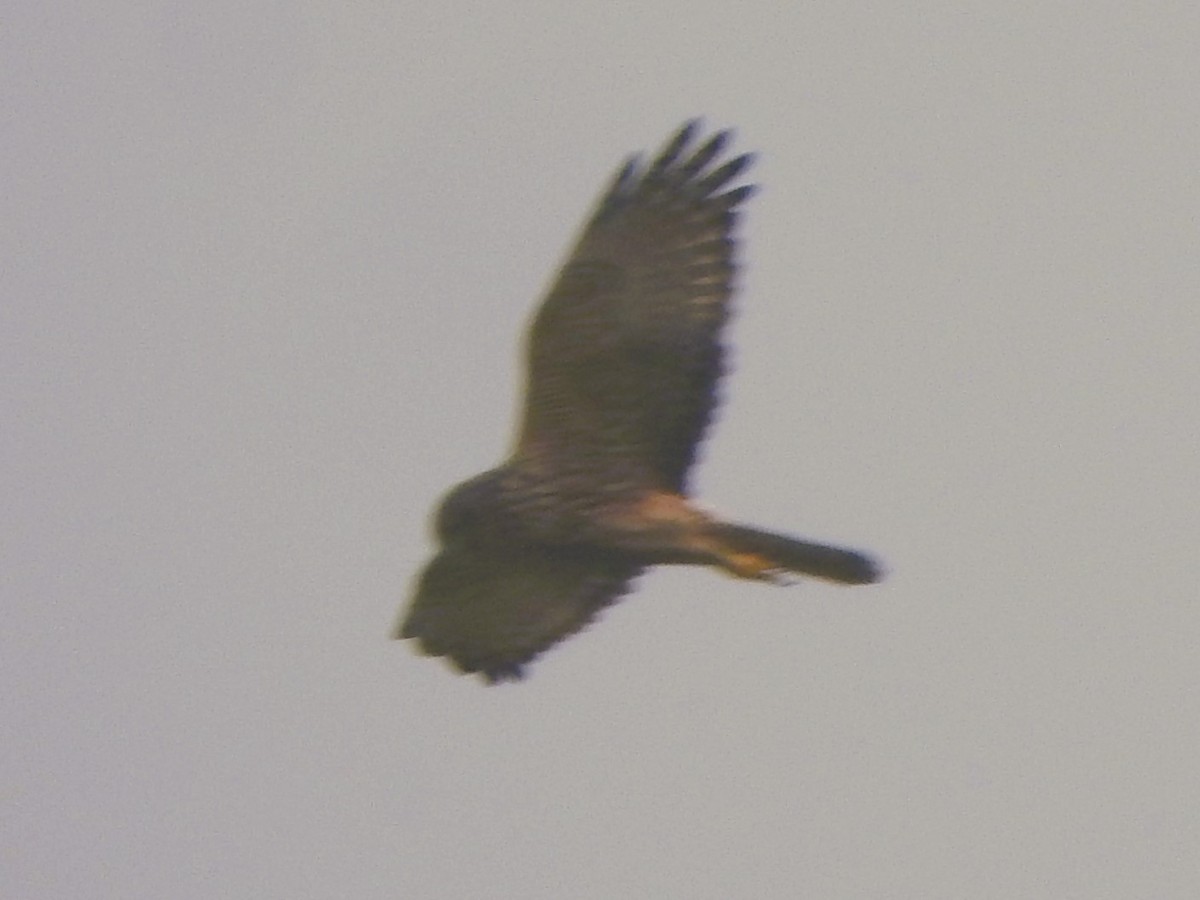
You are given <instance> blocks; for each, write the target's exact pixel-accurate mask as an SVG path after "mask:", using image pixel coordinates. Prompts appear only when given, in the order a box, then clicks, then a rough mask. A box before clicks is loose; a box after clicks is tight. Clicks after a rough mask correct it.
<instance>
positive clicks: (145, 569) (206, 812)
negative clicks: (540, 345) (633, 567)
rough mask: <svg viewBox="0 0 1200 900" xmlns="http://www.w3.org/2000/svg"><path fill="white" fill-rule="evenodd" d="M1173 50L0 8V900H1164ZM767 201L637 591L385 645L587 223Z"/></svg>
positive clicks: (1178, 817) (249, 11) (990, 6)
mask: <svg viewBox="0 0 1200 900" xmlns="http://www.w3.org/2000/svg"><path fill="white" fill-rule="evenodd" d="M1198 38H1200V6H1197V5H1196V4H1194V3H1184V2H1175V3H1168V2H1158V3H1141V4H1130V3H1127V2H1123V3H1117V2H1090V3H1082V2H1074V3H1057V2H1042V3H995V2H988V3H966V4H964V3H949V2H929V3H916V4H913V3H903V4H901V3H893V2H886V3H884V2H877V3H823V2H806V3H788V4H780V3H776V2H771V3H747V4H742V5H738V6H734V5H731V4H729V3H694V2H689V3H682V2H674V0H671V2H662V3H657V4H645V5H631V4H618V3H613V4H608V3H606V4H599V3H594V2H581V3H570V4H568V3H560V2H554V3H551V2H539V3H534V2H528V3H513V4H493V5H485V4H466V3H454V2H451V3H448V4H436V3H412V2H400V3H396V2H387V3H384V2H369V3H362V2H348V3H332V2H328V0H321V2H288V3H283V2H267V3H250V4H247V3H244V2H237V3H234V2H224V0H223V2H215V3H205V4H200V5H193V6H187V7H183V6H180V5H179V4H168V3H164V2H161V0H148V2H143V3H129V2H124V3H120V2H118V3H110V4H103V5H88V4H84V3H55V2H49V3H19V4H12V5H11V9H10V10H9V12H8V13H7V14H6V15H5V17H4V25H3V29H2V31H0V66H2V67H3V85H4V86H3V92H4V97H3V102H2V103H0V110H2V112H0V116H2V118H3V122H4V133H5V140H4V147H5V150H4V153H5V160H6V162H5V165H4V172H5V176H4V200H3V207H4V215H3V217H2V222H3V224H2V231H0V234H2V241H3V245H2V246H0V260H3V262H2V263H0V279H2V283H0V297H2V301H0V346H2V347H3V352H2V353H0V375H2V377H3V384H4V389H3V392H2V393H0V403H2V404H3V427H2V429H0V453H2V454H3V459H2V463H3V465H2V468H0V478H2V479H3V497H4V505H5V508H6V510H7V511H8V515H6V516H5V517H4V524H3V526H2V527H3V541H2V543H0V553H2V555H3V559H2V561H0V591H2V594H3V603H4V609H5V610H6V613H7V622H6V625H5V627H4V628H3V629H0V682H2V683H3V684H4V688H3V690H2V691H0V718H2V719H3V721H4V723H5V738H4V741H3V751H0V847H2V848H3V849H2V850H0V895H3V896H4V897H6V898H7V897H12V898H21V900H27V898H28V900H43V898H69V900H76V898H114V900H115V898H120V900H129V898H154V900H159V898H166V897H169V898H172V900H192V898H195V900H208V898H214V897H221V898H255V900H257V898H263V897H267V898H274V897H280V898H282V897H287V898H335V897H355V898H395V897H433V898H450V900H455V898H477V897H517V896H520V897H527V898H540V900H559V898H563V897H579V898H613V897H628V898H728V897H763V898H794V897H817V898H848V900H857V898H920V900H927V898H955V900H958V898H964V897H967V898H972V900H976V898H989V900H990V898H995V900H1011V898H1045V900H1062V898H1088V900H1094V898H1132V897H1153V898H1181V900H1182V898H1193V897H1195V896H1200V772H1198V768H1197V763H1196V760H1197V758H1198V754H1200V689H1198V684H1200V662H1198V661H1197V653H1196V645H1197V637H1198V636H1200V602H1198V601H1200V598H1198V597H1197V587H1196V584H1197V577H1196V574H1195V572H1194V571H1193V569H1194V567H1195V565H1196V563H1195V559H1196V544H1197V541H1198V539H1200V511H1198V510H1200V503H1198V500H1200V476H1197V452H1196V447H1197V430H1198V422H1200V390H1198V388H1197V384H1198V381H1200V353H1198V352H1197V343H1198V342H1200V312H1198V311H1197V303H1198V297H1200V262H1198V254H1197V248H1198V246H1200V244H1198V240H1197V238H1198V233H1197V232H1198V228H1197V209H1198V208H1200V179H1198V176H1197V161H1198V160H1200V121H1198V117H1197V104H1196V92H1197V85H1200V55H1198V54H1197V52H1196V47H1197V40H1198ZM698 114H702V115H704V116H706V117H707V121H708V123H709V124H710V125H712V126H714V127H717V126H727V125H728V126H735V127H736V128H737V129H738V147H739V148H742V149H748V150H758V151H761V157H760V162H759V165H758V166H757V167H756V169H755V171H754V179H755V180H756V181H758V182H759V183H760V184H761V185H762V188H763V189H762V192H761V194H760V195H759V196H758V197H756V198H755V199H754V200H753V201H752V203H751V205H750V207H749V211H748V213H747V216H746V218H745V227H744V229H743V234H744V236H745V238H746V239H747V246H746V248H745V251H744V253H743V259H744V260H745V262H746V263H747V269H746V272H745V275H744V277H743V279H742V285H743V290H742V292H741V296H740V300H739V310H740V313H739V315H738V317H737V319H736V321H735V323H734V327H733V329H732V334H731V338H732V339H733V340H734V342H735V344H736V349H735V353H734V361H735V363H736V369H735V372H734V375H733V377H732V378H731V379H730V381H729V382H727V385H726V391H725V395H726V399H727V402H726V405H725V406H724V407H723V412H722V416H721V419H720V421H719V424H718V428H717V429H716V431H715V433H714V437H713V439H712V440H711V441H710V443H709V444H708V445H707V447H706V452H705V455H704V464H703V466H702V468H701V470H700V472H699V476H698V479H697V484H698V486H699V487H700V489H701V491H702V493H703V495H704V498H705V500H706V502H707V503H709V504H710V505H712V506H714V507H715V508H717V509H720V510H722V511H723V512H726V513H728V514H730V515H733V516H735V517H737V518H739V519H742V520H745V521H751V522H756V523H759V524H762V525H768V526H775V527H778V528H784V529H788V530H792V531H794V532H795V533H798V534H803V535H808V536H811V537H816V538H825V539H830V540H836V541H841V542H846V543H849V544H851V545H854V546H861V547H864V548H869V549H872V550H874V551H876V552H878V553H879V554H880V555H881V556H882V558H883V559H885V560H886V562H887V564H888V566H889V568H890V571H891V575H890V577H889V579H888V580H887V582H886V583H884V584H883V585H882V586H879V587H875V588H868V589H855V590H844V589H838V588H835V587H832V586H827V585H823V584H818V583H806V584H804V585H802V586H800V587H796V588H792V589H790V590H777V589H773V588H769V587H765V586H759V585H754V584H748V583H743V582H737V581H734V580H731V579H728V578H725V577H723V576H720V575H717V574H714V573H712V572H708V571H702V570H695V571H658V572H655V573H654V574H652V575H650V576H649V577H647V578H645V579H644V580H643V581H642V583H641V588H640V590H639V591H638V592H637V593H636V594H634V595H632V596H631V597H629V598H628V599H627V600H626V601H624V602H623V603H622V604H620V605H619V606H617V607H615V608H613V609H611V610H610V611H609V612H608V613H607V614H606V615H605V616H604V617H603V619H602V621H600V622H599V623H598V624H597V625H595V626H594V627H593V628H592V629H591V630H590V631H588V632H587V633H586V634H584V635H582V636H580V637H578V638H575V639H573V640H571V641H570V642H568V643H566V644H563V645H562V646H560V647H559V648H557V649H556V650H554V651H552V652H550V653H548V654H547V655H546V656H545V657H543V658H542V659H541V660H540V661H539V662H538V663H537V664H535V665H534V667H533V669H532V677H531V678H530V679H529V680H528V681H526V682H525V683H522V684H520V685H516V686H505V687H501V688H485V687H483V686H482V685H481V684H480V683H479V682H477V681H474V680H469V679H463V678H458V677H455V676H453V675H452V674H451V673H450V671H449V670H448V669H447V668H446V667H445V666H443V665H442V664H441V663H440V662H437V661H431V660H426V659H422V658H419V657H417V656H416V655H415V654H414V653H413V652H412V651H411V648H410V647H409V646H407V645H405V644H397V643H393V642H390V641H388V640H386V635H387V631H388V629H389V628H390V626H391V624H392V621H393V619H394V617H395V615H396V613H397V610H398V609H399V607H400V605H401V603H402V602H403V600H404V598H405V596H406V594H407V592H408V588H409V584H410V581H411V578H412V576H413V574H414V573H415V571H416V570H417V569H418V568H419V566H420V565H421V563H422V562H423V560H424V559H425V558H426V556H427V554H428V552H429V544H428V541H427V537H426V532H425V520H426V516H427V513H428V511H429V509H430V508H431V506H432V505H433V504H434V502H435V501H436V498H437V497H438V496H439V495H440V494H441V492H442V491H443V490H445V489H446V488H447V487H448V486H450V485H451V484H452V483H454V482H455V481H457V480H459V479H461V478H463V477H465V476H467V475H470V474H472V473H474V472H476V471H479V470H480V469H483V468H485V467H487V466H489V465H491V464H493V463H494V462H495V461H496V460H497V459H498V458H499V457H500V455H501V454H502V453H503V452H504V450H505V449H506V447H507V444H508V441H509V430H510V427H511V415H512V411H513V408H514V405H515V403H516V399H517V398H516V390H517V387H518V384H517V375H518V369H517V365H516V360H517V340H518V335H519V334H520V330H521V328H522V326H523V323H524V321H525V319H526V316H527V315H528V313H529V311H530V309H531V307H532V304H533V302H534V300H535V298H536V297H537V295H538V293H539V291H540V290H541V288H542V286H543V285H544V284H545V282H546V280H547V278H548V277H549V275H550V273H551V271H552V269H553V267H554V265H555V264H556V262H557V260H558V258H559V256H560V254H561V253H562V252H563V250H564V249H565V247H566V245H567V243H568V241H569V239H570V237H571V235H572V234H573V232H574V230H575V228H576V227H577V226H578V224H579V222H580V220H581V218H582V216H583V214H584V213H585V212H586V210H587V209H588V207H589V206H590V204H591V202H592V200H593V199H594V197H595V195H596V193H597V191H598V190H599V188H600V187H601V185H602V184H603V183H604V182H605V180H606V179H607V178H608V177H609V175H610V174H611V172H612V170H613V169H614V168H615V166H616V165H617V164H618V163H619V162H620V160H621V159H622V158H623V157H624V156H625V154H627V153H628V152H630V151H633V150H638V149H646V148H654V147H657V146H658V145H659V144H660V143H661V141H662V140H663V139H664V138H665V137H666V136H667V135H668V134H669V133H670V132H671V131H672V130H673V129H675V128H676V127H677V126H678V124H679V123H680V122H681V121H682V120H683V119H685V118H687V117H689V116H693V115H698Z"/></svg>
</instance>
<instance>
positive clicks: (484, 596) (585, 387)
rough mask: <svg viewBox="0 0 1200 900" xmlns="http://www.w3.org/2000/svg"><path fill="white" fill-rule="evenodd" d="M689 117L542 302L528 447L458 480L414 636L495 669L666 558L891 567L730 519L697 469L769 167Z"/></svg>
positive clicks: (419, 596) (857, 573)
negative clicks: (705, 505)
mask: <svg viewBox="0 0 1200 900" xmlns="http://www.w3.org/2000/svg"><path fill="white" fill-rule="evenodd" d="M699 130H700V126H699V123H698V122H696V121H692V122H688V123H687V124H685V125H684V126H683V128H681V129H680V130H679V131H678V132H677V133H676V134H675V135H674V136H673V137H672V138H671V139H670V140H669V141H668V142H667V143H666V145H665V146H664V148H663V149H662V151H661V152H660V153H659V155H658V156H657V158H655V159H654V160H653V161H652V162H651V163H650V164H649V165H648V166H647V165H644V164H643V163H642V162H641V160H640V158H639V157H636V156H635V157H632V158H630V159H629V160H628V161H627V162H626V163H625V165H624V166H623V167H622V168H621V169H620V171H619V172H618V173H617V175H616V178H615V179H614V180H613V181H612V182H611V184H610V185H609V187H608V188H607V190H605V191H604V193H603V194H602V195H601V198H600V201H599V204H598V205H597V207H596V209H595V210H594V212H593V213H592V215H591V216H590V218H589V219H588V221H587V222H586V224H585V226H584V229H583V232H582V234H581V235H580V236H579V238H578V240H577V243H576V244H575V247H574V249H573V250H572V251H571V253H570V255H569V256H568V258H567V261H566V263H565V264H564V265H563V267H562V269H561V270H560V271H559V272H558V275H557V277H556V279H555V281H554V283H553V286H552V287H551V289H550V292H549V294H548V295H547V296H546V298H545V300H544V301H543V302H542V304H541V307H540V308H539V310H538V311H537V314H536V316H535V317H534V320H533V323H532V326H531V328H530V332H529V336H528V347H527V355H528V360H527V365H528V382H527V389H526V398H525V406H524V413H523V420H522V422H521V424H520V427H519V429H518V433H517V440H516V447H515V449H514V450H513V452H512V455H511V457H510V458H509V459H508V460H507V461H505V462H504V463H503V464H502V465H500V466H499V467H497V468H494V469H491V470H490V471H488V472H484V473H483V474H481V475H478V476H476V477H475V478H472V479H470V480H468V481H466V482H464V483H463V484H460V485H458V486H457V487H456V488H454V489H453V490H452V491H451V492H450V493H449V494H448V495H447V496H446V497H445V499H444V500H443V501H442V504H441V506H440V508H439V509H438V511H437V515H436V518H435V522H434V530H435V532H436V536H437V539H438V542H439V543H440V549H439V551H438V553H437V555H436V556H435V557H434V558H433V560H432V561H431V562H430V563H429V564H428V565H427V566H426V568H425V570H424V571H423V572H422V573H421V575H420V578H419V579H418V581H417V585H416V592H415V595H414V596H413V599H412V601H411V604H410V606H409V608H408V610H407V613H406V614H405V615H404V616H403V617H402V618H401V621H400V623H399V624H398V626H397V628H396V631H395V634H394V636H395V637H397V638H414V639H416V640H417V641H418V643H419V647H420V649H421V651H422V652H424V653H426V654H430V655H434V656H445V657H448V658H449V659H450V660H451V661H452V662H453V664H454V665H455V666H457V668H458V669H460V670H461V671H463V672H478V673H481V674H482V675H483V676H484V677H485V678H486V679H487V680H488V681H490V682H496V681H502V680H505V679H516V678H520V677H521V675H522V673H523V667H524V665H525V664H526V663H528V662H529V661H530V660H531V659H532V658H533V657H535V656H536V655H537V654H539V653H541V652H542V651H543V650H545V649H546V648H548V647H550V646H551V645H552V644H555V643H557V642H558V641H561V640H562V639H563V638H566V637H568V636H569V635H571V634H574V633H575V632H577V631H579V630H580V629H581V628H583V627H584V626H585V625H586V624H587V623H588V622H590V621H591V620H592V619H593V618H594V617H595V616H596V614H597V613H598V612H599V611H600V610H601V609H603V608H604V607H605V606H607V605H609V604H610V603H612V602H613V601H615V600H616V599H618V598H619V597H620V596H621V595H623V594H624V593H626V592H627V591H628V590H629V589H630V583H631V581H632V580H633V579H634V578H635V577H636V576H637V575H639V574H640V573H641V572H642V571H643V570H644V569H645V568H646V567H648V566H653V565H662V564H684V565H707V566H716V567H718V568H720V569H723V570H725V571H726V572H729V573H731V574H733V575H735V576H737V577H739V578H748V579H755V580H759V581H767V582H777V583H786V581H787V578H786V573H799V574H802V575H811V576H815V577H817V578H824V579H827V580H830V581H835V582H840V583H843V584H865V583H868V582H873V581H877V580H878V579H879V577H880V570H879V568H878V567H877V566H876V564H875V562H874V561H873V560H872V559H871V558H869V557H868V556H865V555H863V554H861V553H857V552H855V551H852V550H846V549H841V548H837V547H829V546H825V545H822V544H816V543H810V542H808V541H803V540H798V539H796V538H792V537H788V536H785V535H781V534H774V533H771V532H768V531H762V530H759V529H756V528H750V527H746V526H743V525H736V524H732V523H728V522H724V521H721V520H719V519H717V518H714V517H713V516H712V515H710V514H709V513H707V512H704V511H702V510H701V509H699V508H697V507H696V506H694V505H692V503H691V501H690V500H689V496H688V494H689V492H688V484H687V476H688V470H689V469H690V468H691V466H692V463H693V461H694V460H695V455H696V447H697V444H698V443H699V442H700V440H701V439H702V438H703V436H704V432H705V430H706V428H707V427H708V423H709V420H710V418H711V415H712V411H713V407H714V405H715V402H716V387H717V382H718V381H719V379H720V377H721V375H722V347H721V342H720V337H721V331H722V327H723V326H724V324H725V322H726V319H727V318H728V316H729V302H730V296H731V294H732V289H733V277H734V271H735V262H734V253H735V241H734V234H733V232H734V226H735V223H736V220H737V216H738V211H739V208H740V207H741V205H742V204H743V202H744V201H745V200H746V199H747V198H748V197H749V196H750V195H751V193H752V192H753V190H754V189H753V187H752V186H749V185H742V186H731V185H732V184H733V183H734V182H736V180H737V179H738V176H740V175H741V174H742V173H743V172H744V171H745V170H746V169H747V167H748V166H749V165H750V163H751V162H752V157H751V155H749V154H744V155H741V156H737V157H735V158H733V159H730V160H728V161H726V162H718V161H719V159H720V157H721V156H722V154H723V151H724V150H725V148H726V145H727V144H728V143H729V140H730V132H728V131H721V132H718V133H716V134H715V135H713V136H711V137H709V138H708V139H707V140H704V141H703V142H701V143H699V145H698V146H696V137H697V134H698V132H699Z"/></svg>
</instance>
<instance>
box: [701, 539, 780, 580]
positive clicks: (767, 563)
mask: <svg viewBox="0 0 1200 900" xmlns="http://www.w3.org/2000/svg"><path fill="white" fill-rule="evenodd" d="M715 555H716V557H717V564H718V565H719V566H720V567H721V568H722V569H724V570H725V571H726V572H728V573H729V574H730V575H733V576H734V577H735V578H745V579H748V580H750V581H766V582H768V583H770V584H778V585H789V584H794V583H795V581H794V579H791V578H789V577H788V576H787V574H786V572H785V571H784V570H783V568H782V567H781V566H780V565H779V563H777V562H776V561H775V560H773V559H770V558H769V557H766V556H763V555H761V554H759V553H748V552H746V551H742V550H733V549H731V548H728V547H718V548H717V549H716V551H715Z"/></svg>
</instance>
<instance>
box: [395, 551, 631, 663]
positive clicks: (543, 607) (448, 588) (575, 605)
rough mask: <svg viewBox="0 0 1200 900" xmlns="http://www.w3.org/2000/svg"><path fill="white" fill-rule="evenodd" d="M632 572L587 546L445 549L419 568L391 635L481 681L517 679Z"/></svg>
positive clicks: (616, 592) (621, 588) (619, 590)
mask: <svg viewBox="0 0 1200 900" xmlns="http://www.w3.org/2000/svg"><path fill="white" fill-rule="evenodd" d="M640 571H641V569H640V568H639V567H638V566H635V565H631V564H630V563H628V562H626V561H623V560H621V559H618V558H616V557H612V558H608V557H605V556H603V555H598V554H597V553H596V552H595V551H591V552H581V553H579V554H574V555H573V554H571V553H569V552H562V551H555V550H553V549H549V548H545V549H543V548H531V549H530V550H528V551H525V552H519V551H518V552H512V553H505V554H503V555H501V554H498V553H497V554H488V553H479V552H476V551H474V550H472V551H465V550H460V549H457V548H455V547H453V546H451V547H447V548H446V549H443V550H442V551H441V552H440V553H439V554H438V555H437V556H435V557H434V559H433V561H432V562H430V563H429V565H428V566H427V567H426V568H425V571H424V572H422V573H421V577H420V580H419V581H418V583H417V590H416V596H415V597H414V598H413V601H412V604H411V606H410V607H409V610H408V613H407V615H406V616H405V618H404V620H403V621H402V622H401V623H400V625H399V626H398V627H397V629H396V633H395V635H394V636H395V637H397V638H417V639H418V641H419V643H420V647H421V649H422V651H423V652H425V653H427V654H429V655H431V656H446V657H449V659H450V660H451V661H452V662H453V663H454V664H455V665H456V666H457V667H458V668H459V669H460V670H461V671H463V672H479V673H481V674H482V675H483V676H484V677H485V678H487V680H488V681H491V682H497V681H503V680H506V679H517V678H520V677H521V674H522V667H523V666H524V664H525V663H527V662H529V661H530V660H531V659H533V657H535V656H537V655H538V654H539V653H541V652H542V651H543V650H545V649H547V648H548V647H550V646H551V645H552V644H555V643H557V642H558V641H560V640H562V639H563V638H566V637H568V636H570V635H572V634H574V633H575V632H577V631H579V630H580V629H581V628H583V627H584V626H586V625H587V624H588V622H590V621H591V620H592V619H593V618H594V617H595V615H596V614H597V613H598V612H599V611H600V610H601V609H603V608H604V607H605V606H608V605H609V604H610V603H612V602H613V601H615V600H616V599H617V598H619V597H620V596H621V595H622V594H624V593H625V592H626V591H627V590H628V589H629V582H630V581H631V580H632V579H633V578H634V577H635V576H636V575H637V574H638V573H639V572H640Z"/></svg>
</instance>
